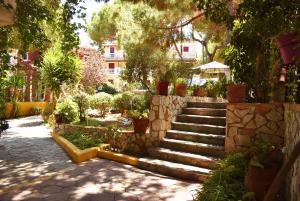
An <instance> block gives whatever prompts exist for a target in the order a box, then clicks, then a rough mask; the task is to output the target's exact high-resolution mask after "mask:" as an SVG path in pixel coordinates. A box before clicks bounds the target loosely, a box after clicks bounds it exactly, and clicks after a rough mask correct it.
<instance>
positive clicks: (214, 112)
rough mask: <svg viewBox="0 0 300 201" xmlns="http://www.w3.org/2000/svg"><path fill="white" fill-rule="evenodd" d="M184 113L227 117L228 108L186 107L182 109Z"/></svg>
mask: <svg viewBox="0 0 300 201" xmlns="http://www.w3.org/2000/svg"><path fill="white" fill-rule="evenodd" d="M182 113H183V114H191V115H202V116H218V117H226V109H213V108H193V107H186V108H183V109H182Z"/></svg>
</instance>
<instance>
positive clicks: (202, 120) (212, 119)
mask: <svg viewBox="0 0 300 201" xmlns="http://www.w3.org/2000/svg"><path fill="white" fill-rule="evenodd" d="M177 121H178V122H187V123H197V124H212V125H218V126H225V125H226V117H216V116H200V115H190V114H181V115H178V116H177Z"/></svg>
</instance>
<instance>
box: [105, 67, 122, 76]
mask: <svg viewBox="0 0 300 201" xmlns="http://www.w3.org/2000/svg"><path fill="white" fill-rule="evenodd" d="M121 72H122V69H121V68H107V69H105V73H107V74H109V75H121Z"/></svg>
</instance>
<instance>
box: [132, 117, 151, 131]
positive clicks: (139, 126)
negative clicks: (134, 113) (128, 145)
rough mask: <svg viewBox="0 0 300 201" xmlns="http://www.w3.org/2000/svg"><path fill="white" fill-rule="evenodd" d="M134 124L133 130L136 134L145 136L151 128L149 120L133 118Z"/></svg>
mask: <svg viewBox="0 0 300 201" xmlns="http://www.w3.org/2000/svg"><path fill="white" fill-rule="evenodd" d="M132 124H133V130H134V132H135V133H141V134H144V133H146V131H147V128H148V126H149V119H146V118H142V119H138V118H132Z"/></svg>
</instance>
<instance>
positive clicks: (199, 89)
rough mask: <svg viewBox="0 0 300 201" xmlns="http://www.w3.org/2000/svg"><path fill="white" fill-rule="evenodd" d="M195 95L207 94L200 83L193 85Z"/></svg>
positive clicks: (202, 95)
mask: <svg viewBox="0 0 300 201" xmlns="http://www.w3.org/2000/svg"><path fill="white" fill-rule="evenodd" d="M193 96H200V97H204V96H205V88H204V87H203V86H200V85H194V86H193Z"/></svg>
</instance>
